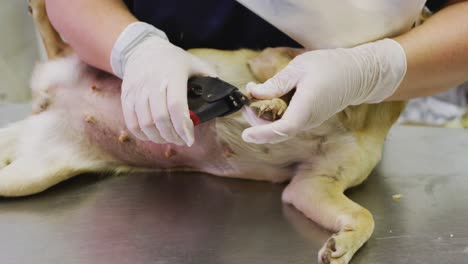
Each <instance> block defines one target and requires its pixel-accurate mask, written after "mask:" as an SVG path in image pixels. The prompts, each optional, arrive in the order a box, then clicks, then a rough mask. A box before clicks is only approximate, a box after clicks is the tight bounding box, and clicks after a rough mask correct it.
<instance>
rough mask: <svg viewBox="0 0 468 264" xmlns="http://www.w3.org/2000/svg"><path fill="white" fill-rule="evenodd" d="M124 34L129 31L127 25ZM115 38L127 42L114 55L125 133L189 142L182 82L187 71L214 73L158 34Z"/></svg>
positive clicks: (190, 132) (184, 83)
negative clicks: (119, 63)
mask: <svg viewBox="0 0 468 264" xmlns="http://www.w3.org/2000/svg"><path fill="white" fill-rule="evenodd" d="M138 23H141V22H138ZM146 25H147V24H146ZM127 29H128V28H127ZM146 30H148V29H146ZM149 30H151V29H149ZM127 33H130V34H132V33H133V32H132V29H130V32H128V31H127ZM122 34H125V32H124V33H122ZM134 35H135V34H134ZM164 36H165V35H164ZM119 40H122V41H124V42H126V43H127V45H123V46H124V48H123V49H122V50H123V52H121V53H123V54H124V55H123V56H120V58H122V60H121V61H122V68H121V69H122V77H123V83H122V92H121V102H122V110H123V114H124V118H125V123H126V125H127V127H128V129H129V130H130V132H131V133H132V134H133V135H135V136H136V137H137V138H139V139H141V140H150V141H153V142H155V143H174V144H177V145H188V146H191V145H192V144H193V142H194V132H193V130H194V127H193V123H192V120H191V119H190V115H189V109H188V103H187V81H188V78H189V77H190V76H192V75H205V76H216V71H215V70H214V69H213V68H212V67H211V66H210V65H209V64H208V63H206V62H204V61H202V60H201V59H199V58H197V57H195V56H194V55H191V54H189V53H188V52H186V51H184V50H183V49H181V48H179V47H176V46H174V45H173V44H171V43H170V42H169V41H168V40H167V39H165V38H163V37H161V36H160V35H156V34H151V33H150V34H147V35H146V36H145V37H139V38H138V37H137V38H134V39H132V40H131V41H125V40H126V37H122V38H120V39H119ZM119 40H118V41H119ZM118 41H117V42H118ZM113 65H114V64H113ZM113 68H114V67H113ZM116 71H117V72H118V70H116Z"/></svg>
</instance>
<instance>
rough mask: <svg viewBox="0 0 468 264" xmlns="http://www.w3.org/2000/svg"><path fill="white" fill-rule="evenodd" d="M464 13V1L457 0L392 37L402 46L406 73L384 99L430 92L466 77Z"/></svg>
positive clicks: (467, 6)
mask: <svg viewBox="0 0 468 264" xmlns="http://www.w3.org/2000/svg"><path fill="white" fill-rule="evenodd" d="M467 17H468V1H461V2H460V3H456V4H453V5H451V6H448V7H446V8H444V9H442V10H440V11H439V12H437V13H436V14H434V15H433V16H432V17H430V18H429V19H428V20H427V21H426V22H425V23H424V24H423V25H421V26H419V27H416V28H414V29H413V30H411V31H409V32H408V33H406V34H403V35H401V36H399V37H396V38H395V40H396V41H398V42H399V43H400V44H401V46H402V47H403V49H404V50H405V53H406V57H407V73H406V76H405V78H404V79H403V81H402V83H401V84H400V86H399V88H398V89H397V90H396V92H395V93H394V94H393V95H392V96H391V97H389V98H388V99H387V101H391V100H407V99H411V98H415V97H421V96H428V95H433V94H435V93H438V92H442V91H445V90H447V89H450V88H452V87H455V86H456V85H459V84H461V83H463V82H465V81H467V80H468V22H467V20H466V18H467Z"/></svg>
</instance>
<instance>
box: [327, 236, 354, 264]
mask: <svg viewBox="0 0 468 264" xmlns="http://www.w3.org/2000/svg"><path fill="white" fill-rule="evenodd" d="M351 257H352V251H351V250H349V249H348V248H347V246H346V243H342V241H340V240H338V236H337V235H333V236H332V237H331V238H329V239H328V241H327V242H326V243H325V245H324V246H323V247H322V249H321V250H320V251H319V263H320V264H347V263H348V262H349V260H350V259H351Z"/></svg>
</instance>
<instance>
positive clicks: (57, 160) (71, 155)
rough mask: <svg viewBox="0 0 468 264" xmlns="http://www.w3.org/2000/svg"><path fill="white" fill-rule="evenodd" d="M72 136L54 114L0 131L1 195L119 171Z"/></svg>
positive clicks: (37, 117)
mask: <svg viewBox="0 0 468 264" xmlns="http://www.w3.org/2000/svg"><path fill="white" fill-rule="evenodd" d="M72 134H73V133H70V129H67V125H66V119H64V118H63V117H62V118H61V117H60V115H59V114H58V113H53V112H43V113H41V114H38V115H34V116H31V117H29V118H27V119H25V120H23V121H20V122H18V123H15V124H13V125H10V126H8V127H6V128H3V129H0V146H1V148H0V196H24V195H31V194H35V193H38V192H41V191H43V190H45V189H47V188H49V187H50V186H52V185H55V184H57V183H59V182H61V181H64V180H66V179H69V178H71V177H73V176H75V175H78V174H81V173H84V172H102V171H112V170H113V169H115V168H117V165H115V164H113V163H112V161H111V160H110V159H106V158H105V155H103V154H102V153H99V152H98V151H97V150H93V149H92V148H85V147H84V146H86V144H83V142H81V141H79V140H77V138H79V136H77V135H72ZM121 170H122V171H123V170H125V168H121Z"/></svg>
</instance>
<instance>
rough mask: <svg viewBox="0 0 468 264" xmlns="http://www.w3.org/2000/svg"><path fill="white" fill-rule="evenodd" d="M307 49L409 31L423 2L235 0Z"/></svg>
mask: <svg viewBox="0 0 468 264" xmlns="http://www.w3.org/2000/svg"><path fill="white" fill-rule="evenodd" d="M237 1H238V2H239V3H241V4H243V5H245V6H246V7H247V8H249V9H250V10H252V11H253V12H255V13H256V14H258V15H259V16H260V17H262V18H263V19H265V20H266V21H268V22H269V23H271V24H272V25H274V26H275V27H277V28H278V29H280V30H281V31H283V32H284V33H286V34H288V35H289V36H290V37H291V38H293V39H295V40H296V41H298V42H299V43H300V44H302V45H303V46H305V47H306V48H310V49H323V48H343V47H351V46H355V45H358V44H362V43H365V42H369V41H373V40H377V39H382V38H385V37H392V36H395V35H399V34H401V33H403V32H404V31H406V30H409V29H410V28H411V27H412V26H413V24H414V23H415V21H416V20H417V19H418V17H419V15H420V14H421V11H422V10H423V8H424V4H425V2H426V0H237Z"/></svg>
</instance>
